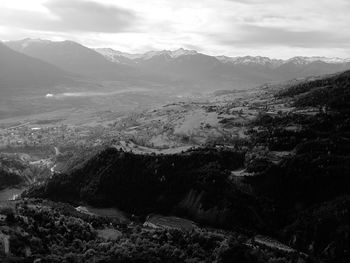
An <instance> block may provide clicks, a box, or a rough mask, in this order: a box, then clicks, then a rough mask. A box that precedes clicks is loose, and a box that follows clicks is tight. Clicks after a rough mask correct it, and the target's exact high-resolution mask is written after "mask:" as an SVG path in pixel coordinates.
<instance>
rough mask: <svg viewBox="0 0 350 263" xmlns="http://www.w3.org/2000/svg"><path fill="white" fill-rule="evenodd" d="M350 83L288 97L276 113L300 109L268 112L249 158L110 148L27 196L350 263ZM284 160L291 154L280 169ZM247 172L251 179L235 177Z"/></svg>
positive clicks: (323, 84) (341, 80)
mask: <svg viewBox="0 0 350 263" xmlns="http://www.w3.org/2000/svg"><path fill="white" fill-rule="evenodd" d="M349 83H350V72H345V73H342V74H337V75H334V76H328V77H325V78H323V79H317V80H314V81H307V82H303V83H299V84H298V85H293V86H290V87H286V88H284V89H282V90H279V91H278V92H277V93H275V94H274V97H273V98H272V99H270V101H269V103H270V105H272V106H273V107H274V106H276V105H277V104H280V105H281V104H285V105H287V106H289V107H292V108H293V110H291V111H289V112H285V113H283V112H282V111H281V112H279V113H278V114H270V112H269V111H268V110H267V109H266V110H265V111H262V112H261V113H260V114H259V116H258V117H257V118H256V120H255V121H254V122H252V123H251V130H250V139H251V141H250V144H249V147H248V148H245V149H244V151H239V152H234V151H232V150H218V149H200V150H195V151H190V152H186V153H182V154H177V155H168V156H150V155H135V154H132V153H124V152H120V151H117V150H116V149H107V150H105V151H103V152H101V153H100V154H98V155H96V156H94V157H92V158H91V159H90V160H88V161H86V162H85V163H83V164H81V166H78V167H77V168H76V169H75V170H73V171H70V172H68V173H67V174H59V175H56V176H54V177H53V178H52V179H51V180H49V181H48V182H47V183H46V184H44V185H41V186H39V187H36V188H33V189H32V190H31V191H29V192H28V193H27V196H31V197H42V198H50V199H52V200H61V201H66V202H71V203H80V202H87V203H89V204H93V205H104V206H117V207H119V208H121V209H123V210H126V211H128V212H130V213H134V214H137V215H145V214H147V213H152V212H156V213H172V214H178V215H185V216H187V217H189V218H191V219H194V220H196V221H198V222H202V223H205V224H210V225H215V226H217V227H221V228H226V229H227V228H228V229H237V228H239V229H242V228H244V229H246V230H249V231H248V232H254V233H265V234H269V235H271V236H274V237H277V238H279V239H280V240H283V241H284V242H285V243H288V244H290V245H291V246H292V247H294V248H296V249H298V250H301V251H303V252H305V253H307V254H309V255H311V256H312V257H315V258H316V260H317V261H318V262H348V261H349V259H350V252H349V251H350V245H349V244H350V240H349V237H350V223H349V222H350V177H349V174H350V173H349V172H350V166H349V165H350V162H349V161H350V151H349V149H350V108H349V101H350V100H349V99H350V87H349ZM267 92H268V93H269V94H270V93H271V91H267ZM245 145H246V144H245ZM283 152H289V155H288V156H286V157H284V158H281V159H280V160H279V161H278V162H276V161H275V160H271V158H270V156H271V154H276V153H283ZM243 166H244V167H245V168H246V171H247V172H248V173H249V174H250V176H247V177H242V178H237V177H234V176H232V175H233V174H235V173H231V171H233V170H236V169H238V168H241V167H243ZM281 260H282V259H281ZM242 262H244V261H242ZM247 262H250V261H247ZM252 262H259V261H252ZM262 262H264V261H262ZM281 262H284V261H281Z"/></svg>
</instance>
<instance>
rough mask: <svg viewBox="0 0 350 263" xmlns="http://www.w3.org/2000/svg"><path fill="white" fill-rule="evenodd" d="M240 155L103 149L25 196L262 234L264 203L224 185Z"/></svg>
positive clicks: (210, 151)
mask: <svg viewBox="0 0 350 263" xmlns="http://www.w3.org/2000/svg"><path fill="white" fill-rule="evenodd" d="M243 163H244V155H243V153H236V152H231V151H226V150H216V149H201V150H195V151H190V152H186V153H182V154H175V155H164V156H155V155H154V156H152V155H137V154H132V153H124V152H121V151H118V150H116V149H114V148H109V149H106V150H105V151H103V152H101V153H100V154H98V155H97V156H95V157H93V158H92V159H90V160H89V161H87V162H86V163H85V164H84V165H83V166H82V167H81V168H78V169H76V170H74V171H72V172H71V173H68V174H59V175H56V176H54V177H53V178H52V180H50V181H49V182H47V184H46V185H44V186H40V187H39V188H38V189H33V190H32V192H31V193H29V195H30V196H36V197H46V198H50V199H52V200H61V201H62V200H63V201H66V202H71V203H79V202H87V203H89V204H92V205H96V206H117V207H118V208H120V209H122V210H124V211H127V212H130V213H133V214H138V215H147V214H148V213H177V214H185V215H187V216H189V217H191V218H193V219H195V220H197V221H199V222H204V223H208V224H211V225H216V226H224V227H227V228H232V226H236V227H247V226H249V227H250V228H260V229H261V228H263V227H266V225H267V222H265V220H264V219H263V218H262V217H263V216H262V215H263V214H264V206H263V202H260V201H259V200H258V199H256V198H254V196H251V195H249V194H246V193H243V192H242V191H240V190H239V189H238V188H236V187H235V185H234V184H232V182H231V181H230V179H229V176H230V171H231V170H235V169H237V168H240V167H242V166H243Z"/></svg>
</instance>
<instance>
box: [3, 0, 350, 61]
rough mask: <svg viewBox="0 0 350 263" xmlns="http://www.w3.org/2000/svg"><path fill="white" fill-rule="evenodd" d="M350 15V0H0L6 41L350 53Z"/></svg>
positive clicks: (272, 53)
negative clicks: (36, 40) (39, 40)
mask: <svg viewBox="0 0 350 263" xmlns="http://www.w3.org/2000/svg"><path fill="white" fill-rule="evenodd" d="M349 13H350V1H349V0H98V1H97V0H0V40H3V41H6V40H18V39H23V38H28V37H29V38H41V39H50V40H56V41H60V40H72V41H77V42H79V43H81V44H83V45H85V46H88V47H94V48H97V47H110V48H113V49H116V50H120V51H123V52H130V53H144V52H147V51H150V50H164V49H166V50H174V49H178V48H185V49H195V50H197V51H199V52H202V53H206V54H209V55H227V56H244V55H252V56H258V55H259V56H268V57H271V58H284V59H286V58H290V57H294V56H327V57H342V58H349V57H350V26H349V25H350V15H349Z"/></svg>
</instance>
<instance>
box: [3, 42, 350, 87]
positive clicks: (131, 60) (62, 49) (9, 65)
mask: <svg viewBox="0 0 350 263" xmlns="http://www.w3.org/2000/svg"><path fill="white" fill-rule="evenodd" d="M0 49H1V51H0V61H1V62H0V66H1V68H0V69H1V72H0V74H1V82H0V83H1V91H3V90H4V89H5V88H4V87H7V89H14V88H17V87H18V86H23V85H25V86H33V85H34V86H35V87H37V88H43V89H47V88H48V87H51V86H54V85H59V84H65V83H67V81H68V83H69V82H72V79H74V80H75V81H76V80H86V79H88V80H89V79H90V80H93V81H94V82H99V81H122V82H123V83H124V86H127V85H128V83H129V84H130V83H132V82H133V83H135V81H136V82H138V83H139V84H141V85H142V84H144V83H151V85H154V86H157V85H159V84H160V85H162V86H163V87H171V88H174V87H175V88H176V87H178V90H179V91H181V90H186V91H189V92H206V91H214V90H223V89H246V88H250V87H255V86H259V85H262V84H264V83H267V82H275V81H286V80H289V79H294V78H303V77H306V76H310V75H321V74H326V73H335V72H339V71H344V70H347V69H350V59H340V58H324V57H294V58H291V59H288V60H281V59H270V58H267V57H252V56H245V57H227V56H209V55H206V54H202V53H199V52H197V51H195V50H185V49H182V48H180V49H178V50H175V51H168V50H163V51H150V52H146V53H144V54H129V53H124V52H120V51H115V50H113V49H110V48H98V49H91V48H88V47H85V46H83V45H81V44H79V43H76V42H73V41H61V42H54V41H50V40H41V39H23V40H19V41H8V42H4V43H3V44H1V46H0ZM14 72H15V74H14ZM152 83H153V84H152Z"/></svg>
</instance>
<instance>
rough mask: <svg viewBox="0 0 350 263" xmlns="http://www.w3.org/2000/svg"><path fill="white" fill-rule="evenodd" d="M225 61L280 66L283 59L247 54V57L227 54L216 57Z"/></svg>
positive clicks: (238, 63)
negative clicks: (228, 55) (227, 55)
mask: <svg viewBox="0 0 350 263" xmlns="http://www.w3.org/2000/svg"><path fill="white" fill-rule="evenodd" d="M216 58H217V59H218V60H220V61H221V62H223V63H232V64H235V65H263V66H266V65H269V66H278V65H281V64H282V63H283V60H279V59H270V58H268V57H261V56H256V57H253V56H245V57H226V56H218V57H216Z"/></svg>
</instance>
